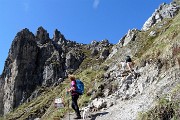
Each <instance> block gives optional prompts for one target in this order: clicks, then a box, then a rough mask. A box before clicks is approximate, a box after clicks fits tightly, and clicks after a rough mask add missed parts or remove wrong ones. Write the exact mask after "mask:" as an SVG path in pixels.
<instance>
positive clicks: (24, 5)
mask: <svg viewBox="0 0 180 120" xmlns="http://www.w3.org/2000/svg"><path fill="white" fill-rule="evenodd" d="M23 8H24V10H25V12H28V11H29V3H27V2H24V3H23Z"/></svg>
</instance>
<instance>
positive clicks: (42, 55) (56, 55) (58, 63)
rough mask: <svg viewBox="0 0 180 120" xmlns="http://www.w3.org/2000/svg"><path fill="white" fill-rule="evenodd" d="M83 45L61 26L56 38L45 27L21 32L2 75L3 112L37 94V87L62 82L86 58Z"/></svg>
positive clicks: (0, 106)
mask: <svg viewBox="0 0 180 120" xmlns="http://www.w3.org/2000/svg"><path fill="white" fill-rule="evenodd" d="M103 45H105V43H104V44H103ZM81 46H83V45H81V44H78V43H76V42H73V41H70V40H66V39H65V37H64V35H62V34H61V33H60V31H58V30H57V29H56V30H55V32H54V36H53V39H52V40H51V39H50V38H49V34H48V33H47V31H46V30H45V29H44V28H43V27H39V28H38V30H37V33H36V35H34V34H33V33H31V32H30V31H29V30H28V29H27V28H26V29H23V30H22V31H20V32H19V33H17V35H16V37H15V38H14V40H13V42H12V45H11V48H10V50H9V55H8V57H7V59H6V61H5V66H4V70H3V73H2V75H1V76H0V114H1V115H3V114H7V113H8V112H10V111H12V110H13V109H14V108H16V107H18V106H19V105H20V104H22V103H23V102H28V101H31V100H32V99H33V98H34V97H37V96H38V95H39V93H38V90H36V88H37V86H43V87H49V86H54V85H58V84H59V83H60V82H62V81H63V79H64V78H66V77H67V74H68V72H69V71H75V70H76V69H78V68H79V66H80V64H81V63H82V61H83V60H84V58H85V55H84V53H83V52H82V51H80V50H79V49H80V48H81ZM99 49H101V48H100V47H99Z"/></svg>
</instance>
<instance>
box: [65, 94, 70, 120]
mask: <svg viewBox="0 0 180 120" xmlns="http://www.w3.org/2000/svg"><path fill="white" fill-rule="evenodd" d="M66 96H67V98H68V101H67V102H68V114H69V120H70V112H69V92H66Z"/></svg>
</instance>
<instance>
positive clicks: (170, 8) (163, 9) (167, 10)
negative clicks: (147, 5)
mask: <svg viewBox="0 0 180 120" xmlns="http://www.w3.org/2000/svg"><path fill="white" fill-rule="evenodd" d="M178 11H179V6H178V5H177V4H175V3H173V2H172V3H170V4H166V3H163V4H161V5H160V6H159V8H158V9H156V10H155V12H154V13H153V14H152V16H151V17H150V18H149V19H148V20H147V21H146V22H145V23H144V25H143V27H142V30H143V31H147V30H149V29H150V28H151V27H152V26H154V25H155V24H156V23H159V22H161V21H162V20H163V19H165V18H173V17H174V16H176V15H177V13H178Z"/></svg>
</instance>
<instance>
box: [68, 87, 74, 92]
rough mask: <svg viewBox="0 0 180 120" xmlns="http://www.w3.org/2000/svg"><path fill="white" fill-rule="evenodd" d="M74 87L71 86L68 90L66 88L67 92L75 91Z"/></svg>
mask: <svg viewBox="0 0 180 120" xmlns="http://www.w3.org/2000/svg"><path fill="white" fill-rule="evenodd" d="M75 89H76V88H75V87H71V88H70V89H69V90H68V92H71V91H75Z"/></svg>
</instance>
